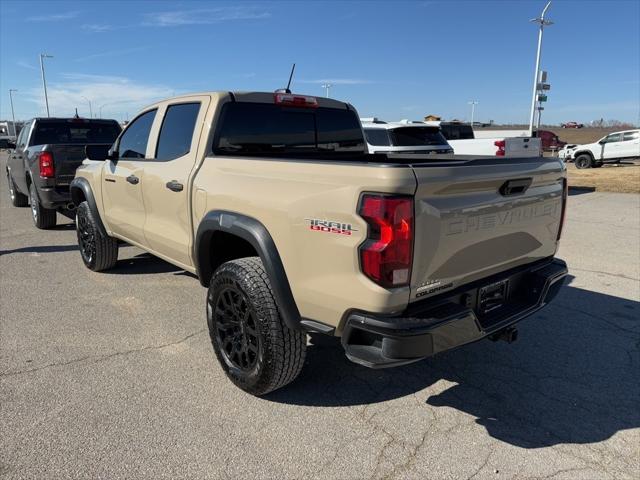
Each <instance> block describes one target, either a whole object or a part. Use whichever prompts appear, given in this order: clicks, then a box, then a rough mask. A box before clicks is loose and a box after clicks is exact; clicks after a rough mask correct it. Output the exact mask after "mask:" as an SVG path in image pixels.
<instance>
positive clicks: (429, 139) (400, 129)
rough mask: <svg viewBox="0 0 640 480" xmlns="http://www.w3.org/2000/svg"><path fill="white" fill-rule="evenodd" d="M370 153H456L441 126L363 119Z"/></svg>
mask: <svg viewBox="0 0 640 480" xmlns="http://www.w3.org/2000/svg"><path fill="white" fill-rule="evenodd" d="M360 121H361V122H362V128H363V129H364V134H365V137H366V139H367V147H368V148H369V153H422V154H425V153H453V149H452V148H451V146H450V145H449V143H447V139H446V138H444V136H443V135H442V133H441V132H440V128H439V127H438V126H432V125H425V124H424V123H423V122H410V121H408V120H403V121H400V122H383V121H382V120H378V119H377V118H361V119H360Z"/></svg>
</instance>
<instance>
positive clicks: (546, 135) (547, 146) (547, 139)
mask: <svg viewBox="0 0 640 480" xmlns="http://www.w3.org/2000/svg"><path fill="white" fill-rule="evenodd" d="M536 137H538V138H539V139H540V142H541V144H542V150H544V151H545V152H548V151H551V150H560V149H561V148H562V147H564V146H565V145H566V144H567V142H563V141H562V140H560V138H558V135H556V134H555V133H553V132H551V131H549V130H538V131H537V132H536Z"/></svg>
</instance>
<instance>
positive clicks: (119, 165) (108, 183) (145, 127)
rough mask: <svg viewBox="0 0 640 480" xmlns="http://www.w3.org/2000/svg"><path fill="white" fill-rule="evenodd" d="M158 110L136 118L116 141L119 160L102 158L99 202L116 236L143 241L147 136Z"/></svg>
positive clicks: (147, 150)
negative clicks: (143, 190) (101, 202)
mask: <svg viewBox="0 0 640 480" xmlns="http://www.w3.org/2000/svg"><path fill="white" fill-rule="evenodd" d="M156 113H157V109H152V110H148V111H146V112H143V113H141V114H140V115H138V117H136V118H135V119H134V120H133V121H132V122H131V123H129V125H127V128H126V130H125V131H124V132H123V133H122V135H121V136H120V138H119V140H118V142H117V151H118V157H119V158H118V159H117V160H116V161H112V160H105V162H104V167H103V168H104V170H103V174H102V201H103V203H104V217H105V219H106V222H107V225H108V228H109V229H110V230H111V231H112V232H113V233H114V234H116V235H117V236H119V237H121V238H124V239H125V240H129V241H131V242H134V243H139V244H145V243H146V242H145V241H144V220H145V210H144V204H143V201H142V184H143V182H144V175H143V172H144V167H145V161H146V158H147V157H148V156H149V148H148V147H149V135H150V133H151V127H152V125H153V121H154V119H155V117H156Z"/></svg>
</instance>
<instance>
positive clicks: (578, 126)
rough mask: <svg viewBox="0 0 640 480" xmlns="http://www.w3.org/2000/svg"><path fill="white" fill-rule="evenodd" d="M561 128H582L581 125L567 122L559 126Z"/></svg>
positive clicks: (582, 125)
mask: <svg viewBox="0 0 640 480" xmlns="http://www.w3.org/2000/svg"><path fill="white" fill-rule="evenodd" d="M561 127H562V128H582V127H584V124H583V123H578V122H567V123H563V124H562V125H561Z"/></svg>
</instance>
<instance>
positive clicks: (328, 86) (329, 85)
mask: <svg viewBox="0 0 640 480" xmlns="http://www.w3.org/2000/svg"><path fill="white" fill-rule="evenodd" d="M331 87H333V85H331V84H330V83H325V84H323V85H322V88H324V89H325V90H326V91H327V95H326V97H327V98H329V89H330V88H331Z"/></svg>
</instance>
